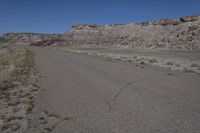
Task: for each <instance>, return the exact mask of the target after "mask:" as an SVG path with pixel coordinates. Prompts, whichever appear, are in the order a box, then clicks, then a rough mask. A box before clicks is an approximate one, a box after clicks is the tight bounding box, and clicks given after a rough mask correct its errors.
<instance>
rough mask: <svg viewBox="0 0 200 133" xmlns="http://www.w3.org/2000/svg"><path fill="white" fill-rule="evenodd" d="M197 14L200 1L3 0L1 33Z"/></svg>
mask: <svg viewBox="0 0 200 133" xmlns="http://www.w3.org/2000/svg"><path fill="white" fill-rule="evenodd" d="M198 14H200V0H0V33H5V32H39V33H63V32H66V31H67V30H68V29H70V27H71V26H72V25H74V24H80V23H81V24H82V23H83V24H116V23H130V22H143V21H150V20H155V19H161V18H176V17H182V16H187V15H198Z"/></svg>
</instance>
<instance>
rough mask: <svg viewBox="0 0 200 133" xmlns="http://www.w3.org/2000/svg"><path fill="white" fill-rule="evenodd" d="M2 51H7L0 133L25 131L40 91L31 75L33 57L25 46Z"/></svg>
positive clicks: (2, 58) (2, 64)
mask: <svg viewBox="0 0 200 133" xmlns="http://www.w3.org/2000/svg"><path fill="white" fill-rule="evenodd" d="M0 49H6V52H5V53H3V54H1V55H0V107H1V108H0V132H22V131H24V130H25V129H26V127H27V125H28V124H27V123H28V122H27V116H28V114H29V113H30V112H31V111H32V109H33V107H34V106H33V96H34V93H35V92H36V91H35V90H37V89H38V88H37V87H35V86H34V84H35V83H34V82H35V81H34V78H33V77H34V76H33V73H32V72H33V63H34V55H33V53H32V52H30V51H29V50H27V49H25V48H23V47H14V46H12V47H10V46H1V47H0ZM30 78H32V81H31V82H30V81H29V79H30ZM35 79H36V77H35Z"/></svg>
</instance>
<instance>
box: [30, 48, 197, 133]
mask: <svg viewBox="0 0 200 133" xmlns="http://www.w3.org/2000/svg"><path fill="white" fill-rule="evenodd" d="M30 49H31V50H32V51H33V52H34V53H35V55H36V57H35V62H36V68H37V69H38V71H39V73H40V76H41V78H40V80H39V82H38V86H40V90H39V91H38V93H37V95H36V98H35V99H34V105H35V106H34V109H33V111H32V114H31V117H30V120H29V127H28V129H27V131H26V132H27V133H40V132H52V133H134V132H135V133H146V132H149V133H155V132H160V133H169V132H170V133H199V132H200V97H199V96H200V88H199V86H200V82H199V81H200V76H199V75H197V74H195V73H183V72H176V71H170V70H166V69H163V68H157V67H152V66H149V65H143V64H140V65H138V64H135V63H132V62H121V61H118V60H112V61H108V60H104V59H100V58H94V57H91V56H88V55H83V54H81V55H79V54H73V53H69V52H66V51H61V50H53V49H47V48H39V47H31V48H30Z"/></svg>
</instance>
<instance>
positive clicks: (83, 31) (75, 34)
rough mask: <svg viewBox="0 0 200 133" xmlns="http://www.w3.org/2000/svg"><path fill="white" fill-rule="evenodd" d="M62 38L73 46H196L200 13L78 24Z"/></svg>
mask: <svg viewBox="0 0 200 133" xmlns="http://www.w3.org/2000/svg"><path fill="white" fill-rule="evenodd" d="M63 38H64V39H65V40H67V41H68V43H69V44H71V45H72V46H74V47H75V46H76V47H100V48H107V47H114V48H142V49H176V50H179V49H180V50H199V49H200V17H199V16H189V17H183V18H179V19H165V20H159V21H152V22H146V23H130V24H118V25H80V24H79V25H76V26H73V27H72V29H71V30H70V31H69V32H66V33H65V34H64V35H63Z"/></svg>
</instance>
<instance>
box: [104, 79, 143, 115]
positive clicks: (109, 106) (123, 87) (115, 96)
mask: <svg viewBox="0 0 200 133" xmlns="http://www.w3.org/2000/svg"><path fill="white" fill-rule="evenodd" d="M145 79H146V78H143V79H140V80H136V81H130V82H128V83H127V84H125V85H124V86H122V87H121V88H120V90H119V91H118V92H117V93H116V95H114V97H113V98H112V99H111V101H109V102H107V106H108V109H109V111H111V110H112V103H114V102H115V101H116V100H117V98H118V97H119V96H120V95H121V93H122V92H123V91H124V90H125V89H126V88H128V87H129V86H131V85H132V84H134V83H136V82H139V81H143V80H145Z"/></svg>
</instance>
